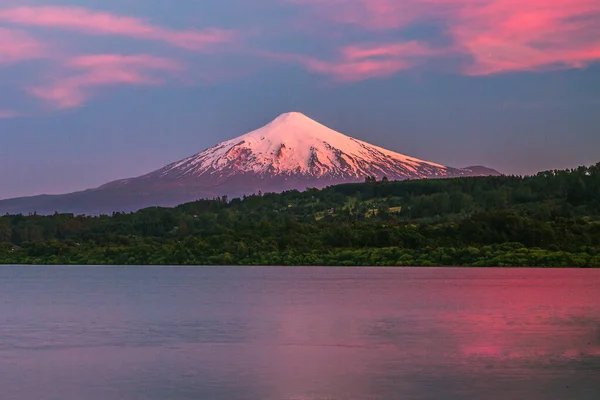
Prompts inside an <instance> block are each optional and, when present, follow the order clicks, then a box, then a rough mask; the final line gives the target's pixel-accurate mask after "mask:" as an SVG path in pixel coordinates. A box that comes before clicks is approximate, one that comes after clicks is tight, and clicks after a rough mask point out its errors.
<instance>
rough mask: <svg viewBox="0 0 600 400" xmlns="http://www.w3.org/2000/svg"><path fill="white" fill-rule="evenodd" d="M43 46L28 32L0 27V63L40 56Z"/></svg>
mask: <svg viewBox="0 0 600 400" xmlns="http://www.w3.org/2000/svg"><path fill="white" fill-rule="evenodd" d="M44 53H45V51H44V46H43V45H42V44H41V43H40V42H39V41H37V40H36V39H34V38H33V37H31V36H29V35H28V34H26V33H24V32H20V31H16V30H11V29H5V28H2V27H0V65H2V64H12V63H16V62H20V61H25V60H30V59H34V58H40V57H43V56H44Z"/></svg>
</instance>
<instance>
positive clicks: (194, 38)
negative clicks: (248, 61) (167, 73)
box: [0, 6, 234, 50]
mask: <svg viewBox="0 0 600 400" xmlns="http://www.w3.org/2000/svg"><path fill="white" fill-rule="evenodd" d="M0 21H4V22H9V23H12V24H17V25H25V26H37V27H44V28H54V29H64V30H72V31H77V32H81V33H86V34H91V35H120V36H128V37H131V38H136V39H142V40H155V41H161V42H164V43H168V44H170V45H172V46H176V47H181V48H184V49H188V50H202V49H204V48H206V47H207V46H210V45H215V44H221V43H225V42H229V41H231V40H232V39H233V36H234V35H233V33H232V32H231V31H226V30H220V29H206V30H203V31H196V30H174V29H168V28H162V27H158V26H154V25H152V24H150V23H148V22H147V21H145V20H143V19H139V18H133V17H125V16H120V15H115V14H111V13H107V12H99V11H92V10H89V9H86V8H82V7H59V6H47V7H17V8H9V9H5V10H0Z"/></svg>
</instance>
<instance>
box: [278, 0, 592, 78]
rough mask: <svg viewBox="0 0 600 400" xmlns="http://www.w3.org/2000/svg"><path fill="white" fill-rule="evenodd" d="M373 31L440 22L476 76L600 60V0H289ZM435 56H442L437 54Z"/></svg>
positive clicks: (323, 15) (468, 71)
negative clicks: (426, 22)
mask: <svg viewBox="0 0 600 400" xmlns="http://www.w3.org/2000/svg"><path fill="white" fill-rule="evenodd" d="M288 1H289V2H291V3H295V4H299V5H303V6H308V7H311V8H313V9H314V10H316V11H317V15H318V16H319V17H321V18H325V19H326V20H329V21H330V22H334V23H339V24H350V25H354V26H356V27H357V28H359V29H364V30H369V31H371V32H372V33H377V32H385V31H389V30H397V29H403V28H407V27H409V26H411V25H412V24H414V23H418V22H423V21H430V22H431V21H439V22H440V23H441V24H443V26H444V27H445V34H446V35H447V36H448V37H449V38H450V39H451V40H452V42H453V45H451V46H448V48H447V49H446V50H447V53H453V54H458V55H465V56H468V57H470V58H471V60H472V62H471V64H470V65H468V66H466V67H465V68H464V70H463V72H464V73H465V74H469V75H488V74H494V73H503V72H513V71H540V70H545V69H548V68H561V69H564V68H583V67H586V66H587V65H589V64H590V63H593V62H597V61H599V60H600V1H598V0H552V1H548V0H526V1H522V0H404V1H397V0H288ZM432 56H435V54H433V55H432Z"/></svg>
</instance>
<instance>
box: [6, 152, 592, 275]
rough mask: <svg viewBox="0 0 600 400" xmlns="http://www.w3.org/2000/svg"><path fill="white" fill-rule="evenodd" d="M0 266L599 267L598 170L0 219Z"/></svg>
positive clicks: (372, 183) (368, 184) (370, 184)
mask: <svg viewBox="0 0 600 400" xmlns="http://www.w3.org/2000/svg"><path fill="white" fill-rule="evenodd" d="M0 263H4V264H123V265H124V264H132V265H424V266H430V265H448V266H459V265H460V266H540V267H544V266H548V267H600V163H599V164H596V165H595V166H591V167H580V168H577V169H571V170H561V171H559V170H555V171H546V172H542V173H539V174H537V175H535V176H528V177H521V176H498V177H495V176H494V177H465V178H455V179H426V180H408V181H399V182H391V181H388V180H387V179H386V180H382V181H379V182H378V181H376V180H375V179H372V178H370V177H369V178H368V179H366V181H365V182H364V183H356V184H344V185H337V186H331V187H328V188H325V189H322V190H317V189H307V190H306V191H303V192H300V191H296V190H292V191H287V192H284V193H279V194H276V193H266V194H262V193H260V194H256V195H251V196H244V197H242V198H233V199H229V198H227V197H220V198H214V199H201V200H198V201H196V202H192V203H188V204H183V205H181V206H178V207H175V208H159V207H153V208H147V209H144V210H140V211H138V212H135V213H114V214H112V215H100V216H86V215H72V214H55V215H50V216H42V215H37V214H35V213H34V214H31V215H5V216H3V217H0Z"/></svg>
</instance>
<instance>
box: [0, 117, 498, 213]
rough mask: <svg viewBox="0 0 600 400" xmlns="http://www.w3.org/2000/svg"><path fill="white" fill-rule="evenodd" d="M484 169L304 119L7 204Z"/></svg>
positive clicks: (231, 191) (58, 207) (165, 198)
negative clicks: (113, 177)
mask: <svg viewBox="0 0 600 400" xmlns="http://www.w3.org/2000/svg"><path fill="white" fill-rule="evenodd" d="M498 174H499V173H498V172H497V171H495V170H491V169H488V168H485V167H470V168H452V167H448V166H444V165H440V164H436V163H433V162H429V161H424V160H420V159H417V158H414V157H409V156H406V155H403V154H400V153H396V152H393V151H390V150H386V149H384V148H382V147H378V146H374V145H372V144H369V143H366V142H364V141H361V140H358V139H355V138H352V137H349V136H346V135H344V134H342V133H339V132H336V131H335V130H333V129H330V128H328V127H326V126H324V125H322V124H320V123H318V122H316V121H314V120H312V119H310V118H309V117H307V116H305V115H304V114H301V113H298V112H290V113H286V114H282V115H280V116H279V117H277V118H276V119H275V120H273V121H272V122H270V123H269V124H267V125H265V126H264V127H262V128H260V129H257V130H254V131H252V132H249V133H247V134H245V135H242V136H239V137H237V138H235V139H231V140H228V141H225V142H222V143H219V144H217V145H216V146H214V147H211V148H209V149H206V150H204V151H202V152H200V153H197V154H195V155H193V156H191V157H188V158H185V159H183V160H180V161H177V162H174V163H172V164H169V165H167V166H165V167H163V168H161V169H159V170H156V171H154V172H151V173H149V174H146V175H143V176H140V177H137V178H130V179H123V180H118V181H115V182H110V183H107V184H105V185H103V186H100V187H99V188H96V189H91V190H86V191H83V192H76V193H71V194H66V195H56V196H34V197H29V198H19V199H10V200H3V201H0V212H1V213H6V212H8V213H29V212H34V211H36V212H38V213H41V214H48V213H54V212H69V213H75V214H99V213H111V212H114V211H135V210H138V209H141V208H144V207H148V206H175V205H178V204H181V203H185V202H189V201H194V200H197V199H199V198H211V197H216V196H223V195H227V196H230V197H235V196H242V195H245V194H253V193H258V192H263V193H266V192H281V191H284V190H290V189H298V190H304V189H306V188H308V187H314V188H323V187H326V186H329V185H332V184H340V183H350V182H362V181H364V180H365V178H366V177H375V178H377V179H382V178H383V177H387V178H388V179H389V180H405V179H423V178H449V177H460V176H480V175H498Z"/></svg>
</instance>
